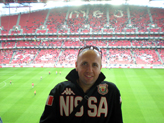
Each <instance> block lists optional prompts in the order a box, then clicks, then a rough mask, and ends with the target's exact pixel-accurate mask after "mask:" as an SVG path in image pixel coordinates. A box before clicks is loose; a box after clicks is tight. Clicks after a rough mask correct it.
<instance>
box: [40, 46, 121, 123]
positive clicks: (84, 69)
mask: <svg viewBox="0 0 164 123" xmlns="http://www.w3.org/2000/svg"><path fill="white" fill-rule="evenodd" d="M101 61H102V52H101V50H100V49H99V48H98V47H95V46H85V47H83V48H81V49H80V50H79V53H78V56H77V61H76V63H75V66H76V68H75V69H73V70H72V71H70V73H69V74H68V75H67V76H66V79H67V80H68V81H65V82H61V83H59V84H58V85H56V86H55V87H54V88H53V89H52V90H51V92H50V94H49V96H48V99H47V102H46V106H45V109H44V112H43V114H42V116H41V118H40V123H66V122H68V123H69V122H72V123H77V122H78V123H123V120H122V111H121V96H120V92H119V90H118V88H117V87H116V85H115V84H113V83H111V82H107V81H104V79H105V76H104V74H103V73H102V72H101V68H102V62H101Z"/></svg>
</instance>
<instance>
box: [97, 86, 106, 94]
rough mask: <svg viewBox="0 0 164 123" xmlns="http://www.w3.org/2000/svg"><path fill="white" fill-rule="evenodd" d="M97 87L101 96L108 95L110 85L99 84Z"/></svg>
mask: <svg viewBox="0 0 164 123" xmlns="http://www.w3.org/2000/svg"><path fill="white" fill-rule="evenodd" d="M97 87H98V92H99V94H101V95H105V94H107V93H108V85H107V84H99V85H98V86H97Z"/></svg>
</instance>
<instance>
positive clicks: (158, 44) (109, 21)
mask: <svg viewBox="0 0 164 123" xmlns="http://www.w3.org/2000/svg"><path fill="white" fill-rule="evenodd" d="M163 12H164V10H163V9H161V8H148V7H141V6H140V7H139V6H123V5H122V6H111V5H94V6H90V5H85V6H80V7H78V8H77V7H64V8H52V9H47V10H41V11H36V12H30V13H20V14H18V15H11V16H2V17H1V18H0V19H1V25H0V64H3V65H5V64H6V65H7V64H27V65H29V64H52V66H57V65H59V66H60V67H63V66H65V67H70V65H72V66H74V62H75V59H76V54H77V51H78V49H79V48H80V47H82V46H85V45H94V46H99V47H100V48H101V49H102V51H103V54H102V55H103V56H102V58H103V59H102V60H103V61H102V63H103V67H108V66H109V65H119V66H120V65H143V64H147V65H163V64H164V50H163V49H164V41H163V39H164V25H163V20H164V15H163Z"/></svg>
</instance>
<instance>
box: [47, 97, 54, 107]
mask: <svg viewBox="0 0 164 123" xmlns="http://www.w3.org/2000/svg"><path fill="white" fill-rule="evenodd" d="M53 99H54V97H53V96H51V95H49V96H48V98H47V102H46V105H48V106H52V104H53Z"/></svg>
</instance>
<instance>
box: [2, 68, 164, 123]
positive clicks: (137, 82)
mask: <svg viewBox="0 0 164 123" xmlns="http://www.w3.org/2000/svg"><path fill="white" fill-rule="evenodd" d="M70 70H71V68H0V117H1V118H2V121H3V123H38V122H39V119H40V116H41V114H42V112H43V110H44V106H45V103H46V99H47V96H48V94H49V92H50V90H51V89H52V88H53V87H54V86H55V85H56V84H57V83H58V82H61V81H64V80H65V76H66V75H67V74H68V72H69V71H70ZM49 71H50V72H51V74H50V75H49V74H48V72H49ZM56 71H58V74H57V75H56ZM60 71H61V75H60V74H59V72H60ZM102 72H103V73H104V74H105V75H106V80H107V81H111V82H114V83H115V84H116V85H117V87H118V88H119V89H120V92H121V95H122V113H123V120H124V123H164V69H105V68H104V69H102ZM41 76H42V78H43V79H42V80H41ZM10 80H12V83H11V84H10ZM32 82H33V83H34V88H32ZM35 90H36V95H34V91H35Z"/></svg>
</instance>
